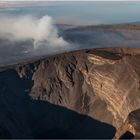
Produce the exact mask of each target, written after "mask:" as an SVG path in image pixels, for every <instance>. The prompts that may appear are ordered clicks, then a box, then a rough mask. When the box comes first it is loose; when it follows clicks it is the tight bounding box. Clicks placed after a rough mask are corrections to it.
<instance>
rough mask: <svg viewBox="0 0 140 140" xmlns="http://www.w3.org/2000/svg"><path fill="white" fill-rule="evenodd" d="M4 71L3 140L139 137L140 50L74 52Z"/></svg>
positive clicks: (0, 95) (0, 85)
mask: <svg viewBox="0 0 140 140" xmlns="http://www.w3.org/2000/svg"><path fill="white" fill-rule="evenodd" d="M0 71H1V72H0V138H140V124H139V119H140V48H100V49H91V50H81V51H74V52H69V53H63V54H59V55H54V56H50V57H46V58H43V59H40V60H36V61H35V62H34V61H32V62H26V63H21V64H17V65H12V66H7V67H1V69H0Z"/></svg>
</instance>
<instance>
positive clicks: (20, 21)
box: [0, 15, 69, 49]
mask: <svg viewBox="0 0 140 140" xmlns="http://www.w3.org/2000/svg"><path fill="white" fill-rule="evenodd" d="M0 36H1V37H4V38H7V39H9V40H30V39H32V40H33V41H34V48H35V49H36V48H39V47H40V46H41V45H42V44H43V45H44V46H51V47H67V46H69V44H68V43H67V42H66V41H65V40H64V39H63V38H62V37H60V36H59V35H58V31H57V28H56V27H55V25H54V22H53V20H52V18H51V17H50V16H47V15H46V16H43V17H42V18H40V19H38V18H36V17H33V16H21V17H8V18H5V17H0Z"/></svg>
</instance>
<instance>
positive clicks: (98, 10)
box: [0, 1, 140, 25]
mask: <svg viewBox="0 0 140 140" xmlns="http://www.w3.org/2000/svg"><path fill="white" fill-rule="evenodd" d="M1 5H2V4H1ZM6 5H8V6H6ZM0 7H1V8H0V15H2V16H3V15H4V16H7V15H10V16H12V15H27V14H31V15H35V16H43V15H46V14H48V15H49V16H52V17H53V18H54V19H55V20H56V22H58V23H66V24H78V25H83V24H114V23H126V22H137V21H138V22H139V21H140V1H137V2H136V1H135V2H129V1H127V2H121V1H118V2H111V1H110V2H109V1H108V2H101V1H100V2H95V1H93V2H38V3H34V4H31V3H30V5H28V4H23V3H21V4H19V3H18V4H16V3H14V4H11V3H9V2H7V3H6V4H5V5H4V7H5V8H3V5H2V6H0Z"/></svg>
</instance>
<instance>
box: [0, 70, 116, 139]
mask: <svg viewBox="0 0 140 140" xmlns="http://www.w3.org/2000/svg"><path fill="white" fill-rule="evenodd" d="M32 84H33V83H32V81H31V79H28V78H27V79H21V78H20V77H19V75H18V74H17V73H16V71H15V70H7V71H5V72H1V73H0V126H1V127H0V138H113V136H114V134H115V128H114V127H112V126H111V125H107V124H105V123H101V122H99V121H97V120H94V119H92V118H90V117H88V116H85V115H80V114H78V113H76V112H74V111H71V110H69V109H66V108H64V107H60V106H57V105H53V104H50V103H48V102H42V101H33V100H31V99H30V98H29V96H28V95H27V93H25V91H26V90H27V88H28V89H29V90H30V88H31V86H32Z"/></svg>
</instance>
